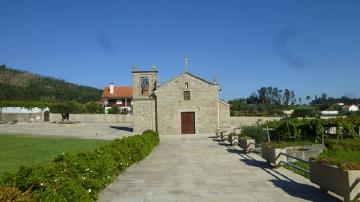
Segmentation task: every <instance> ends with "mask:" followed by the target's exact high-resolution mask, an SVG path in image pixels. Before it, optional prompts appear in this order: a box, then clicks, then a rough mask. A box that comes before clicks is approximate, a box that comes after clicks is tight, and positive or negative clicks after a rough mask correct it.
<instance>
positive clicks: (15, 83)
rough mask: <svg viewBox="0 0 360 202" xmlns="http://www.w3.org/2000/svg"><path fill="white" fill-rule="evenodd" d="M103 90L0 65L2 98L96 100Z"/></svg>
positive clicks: (19, 99)
mask: <svg viewBox="0 0 360 202" xmlns="http://www.w3.org/2000/svg"><path fill="white" fill-rule="evenodd" d="M101 92H102V91H101V90H100V89H97V88H93V87H89V86H82V85H78V84H73V83H69V82H66V81H64V80H61V79H56V78H52V77H46V76H40V75H37V74H33V73H30V72H26V71H21V70H17V69H13V68H8V67H6V66H5V65H0V100H16V101H30V100H31V101H46V102H63V101H74V100H76V101H78V102H82V103H85V102H88V101H96V100H99V99H100V97H101Z"/></svg>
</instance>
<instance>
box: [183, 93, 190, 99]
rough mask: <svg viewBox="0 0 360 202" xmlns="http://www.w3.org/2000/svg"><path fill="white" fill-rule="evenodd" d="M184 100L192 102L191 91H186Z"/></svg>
mask: <svg viewBox="0 0 360 202" xmlns="http://www.w3.org/2000/svg"><path fill="white" fill-rule="evenodd" d="M184 100H190V91H184Z"/></svg>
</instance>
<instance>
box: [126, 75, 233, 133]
mask: <svg viewBox="0 0 360 202" xmlns="http://www.w3.org/2000/svg"><path fill="white" fill-rule="evenodd" d="M157 73H158V71H157V70H156V69H154V68H153V69H152V70H148V71H141V70H138V69H133V70H132V79H133V121H134V132H135V133H141V132H143V131H144V130H148V129H152V130H155V131H158V132H159V134H167V135H176V134H197V133H213V132H214V131H215V130H216V129H218V128H224V127H226V126H225V125H226V123H227V120H228V119H229V117H230V105H229V104H227V103H225V102H223V101H221V100H220V99H219V93H220V92H221V88H220V86H219V84H217V83H215V82H209V81H206V80H204V79H202V78H200V77H197V76H195V75H193V74H191V73H190V72H188V71H185V72H184V73H182V74H181V75H179V76H177V77H175V78H174V79H172V80H169V81H167V82H165V83H163V84H161V85H160V84H159V82H158V78H157Z"/></svg>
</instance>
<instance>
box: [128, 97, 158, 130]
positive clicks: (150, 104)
mask: <svg viewBox="0 0 360 202" xmlns="http://www.w3.org/2000/svg"><path fill="white" fill-rule="evenodd" d="M133 116H134V132H135V133H142V132H144V131H145V130H149V129H150V130H156V127H155V101H154V100H135V101H134V102H133Z"/></svg>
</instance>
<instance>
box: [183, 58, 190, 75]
mask: <svg viewBox="0 0 360 202" xmlns="http://www.w3.org/2000/svg"><path fill="white" fill-rule="evenodd" d="M184 63H185V72H188V71H189V58H185V59H184Z"/></svg>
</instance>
